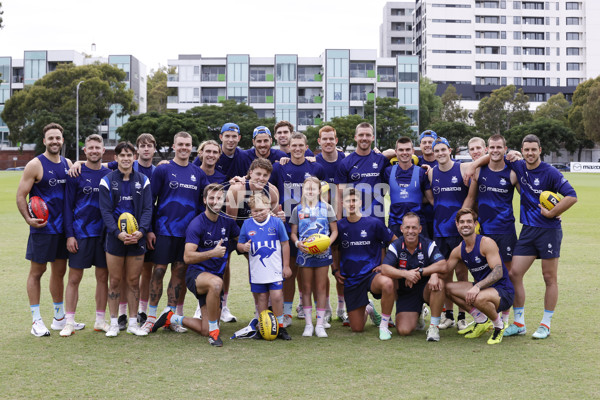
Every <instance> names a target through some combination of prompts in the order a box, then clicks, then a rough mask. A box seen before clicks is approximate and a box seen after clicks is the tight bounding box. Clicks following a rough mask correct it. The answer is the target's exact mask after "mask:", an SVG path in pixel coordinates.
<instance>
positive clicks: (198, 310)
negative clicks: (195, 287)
mask: <svg viewBox="0 0 600 400" xmlns="http://www.w3.org/2000/svg"><path fill="white" fill-rule="evenodd" d="M194 318H196V319H202V310H201V309H200V304H198V305H197V306H196V312H195V313H194Z"/></svg>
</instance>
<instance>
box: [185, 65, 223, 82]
mask: <svg viewBox="0 0 600 400" xmlns="http://www.w3.org/2000/svg"><path fill="white" fill-rule="evenodd" d="M180 71H181V67H180ZM202 80H203V81H208V82H217V81H225V66H214V65H211V66H207V65H204V66H202Z"/></svg>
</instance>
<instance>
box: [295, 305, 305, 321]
mask: <svg viewBox="0 0 600 400" xmlns="http://www.w3.org/2000/svg"><path fill="white" fill-rule="evenodd" d="M296 313H297V314H298V319H304V307H302V304H298V306H297V307H296Z"/></svg>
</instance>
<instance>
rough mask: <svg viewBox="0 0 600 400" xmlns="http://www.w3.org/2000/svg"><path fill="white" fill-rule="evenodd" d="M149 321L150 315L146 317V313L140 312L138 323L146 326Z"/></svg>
mask: <svg viewBox="0 0 600 400" xmlns="http://www.w3.org/2000/svg"><path fill="white" fill-rule="evenodd" d="M147 319H148V315H146V313H145V312H138V315H137V323H138V325H139V326H142V325H144V323H146V320H147Z"/></svg>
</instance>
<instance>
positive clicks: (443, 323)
mask: <svg viewBox="0 0 600 400" xmlns="http://www.w3.org/2000/svg"><path fill="white" fill-rule="evenodd" d="M454 325H455V322H454V320H453V319H449V318H446V313H444V312H442V316H441V319H440V324H439V325H438V327H439V329H448V328H452V327H453V326H454Z"/></svg>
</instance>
